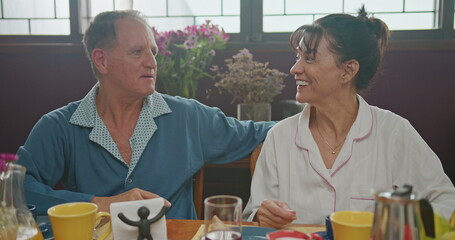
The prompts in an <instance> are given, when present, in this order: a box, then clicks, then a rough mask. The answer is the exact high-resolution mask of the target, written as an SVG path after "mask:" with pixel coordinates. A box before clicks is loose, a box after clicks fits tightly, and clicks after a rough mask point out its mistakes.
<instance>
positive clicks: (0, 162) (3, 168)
mask: <svg viewBox="0 0 455 240" xmlns="http://www.w3.org/2000/svg"><path fill="white" fill-rule="evenodd" d="M6 169H8V167H7V166H6V162H5V161H3V160H0V172H4V171H6Z"/></svg>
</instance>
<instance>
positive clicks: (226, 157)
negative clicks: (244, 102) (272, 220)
mask: <svg viewBox="0 0 455 240" xmlns="http://www.w3.org/2000/svg"><path fill="white" fill-rule="evenodd" d="M83 43H84V47H85V49H86V53H87V56H88V58H89V59H90V61H91V64H92V68H93V71H94V73H95V76H96V78H97V79H98V82H97V83H96V84H95V86H94V87H93V88H92V90H91V91H90V92H89V93H88V94H87V96H85V97H84V98H83V99H82V100H80V101H77V102H73V103H70V104H68V105H67V106H64V107H62V108H59V109H57V110H54V111H52V112H50V113H48V114H46V115H44V116H43V117H42V118H41V119H40V120H39V122H38V123H37V124H36V125H35V127H34V128H33V130H32V131H31V133H30V135H29V137H28V139H27V141H26V143H25V145H24V146H22V147H20V149H19V151H18V154H19V156H20V159H19V161H18V163H20V164H22V165H24V166H25V167H27V176H26V181H25V190H26V196H27V201H28V202H29V203H34V204H36V205H37V211H38V213H39V214H43V213H45V212H46V210H47V209H48V208H49V207H50V206H52V205H56V204H60V203H65V202H75V201H86V202H94V203H96V204H97V205H98V206H99V209H100V210H103V211H108V210H109V205H110V203H112V202H120V201H129V200H140V199H149V198H155V197H163V198H165V199H167V200H168V202H167V205H169V206H170V205H172V206H171V208H170V209H169V211H168V213H167V217H168V218H182V219H193V218H196V215H195V209H194V205H193V203H192V197H193V193H192V190H193V185H192V176H193V175H194V174H195V173H196V172H197V171H198V170H199V169H200V168H201V167H203V165H204V164H206V163H216V164H223V163H229V162H232V161H234V160H237V159H240V158H242V157H245V156H247V155H248V154H249V153H250V152H251V151H252V150H253V149H254V148H255V147H256V146H257V145H258V144H259V143H260V142H262V141H263V140H264V138H265V136H266V134H267V131H268V130H269V129H270V127H272V125H273V123H271V122H260V123H254V122H252V121H238V120H236V119H234V118H231V117H226V116H225V115H224V114H223V112H221V111H220V110H219V109H218V108H212V107H208V106H205V105H203V104H201V103H199V102H198V101H196V100H190V99H185V98H180V97H172V96H168V95H165V94H160V93H158V92H156V91H155V82H156V72H157V71H156V70H157V66H156V60H155V55H156V54H157V51H158V47H157V45H156V43H155V39H154V36H153V34H152V31H151V29H150V27H149V26H148V24H147V23H146V21H145V19H144V18H143V17H142V16H141V15H140V13H139V12H137V11H111V12H104V13H101V14H99V15H98V16H96V17H95V19H94V21H93V22H92V23H91V25H90V26H89V28H88V29H87V31H86V33H85V35H84V40H83ZM158 67H159V66H158ZM58 182H62V183H63V184H64V186H65V190H55V189H54V188H55V185H56V184H57V183H58Z"/></svg>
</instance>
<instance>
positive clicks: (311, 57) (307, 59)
mask: <svg viewBox="0 0 455 240" xmlns="http://www.w3.org/2000/svg"><path fill="white" fill-rule="evenodd" d="M314 60H315V59H314V57H313V56H311V55H306V56H305V62H307V63H312V62H314Z"/></svg>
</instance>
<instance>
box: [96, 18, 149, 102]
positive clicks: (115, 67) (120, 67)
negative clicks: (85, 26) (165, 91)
mask: <svg viewBox="0 0 455 240" xmlns="http://www.w3.org/2000/svg"><path fill="white" fill-rule="evenodd" d="M104 52H105V64H106V70H105V72H104V73H103V74H102V76H101V78H100V82H101V84H103V85H105V86H107V87H108V88H109V90H110V91H111V92H112V91H114V92H113V94H119V96H122V95H123V96H125V97H132V98H136V97H145V96H148V95H150V94H152V93H153V92H154V91H155V83H156V60H155V55H156V53H157V52H158V46H157V45H156V42H155V39H154V37H153V34H152V31H151V29H150V28H149V27H148V26H146V25H144V24H142V23H141V22H139V21H137V20H134V19H129V18H125V19H121V20H119V21H118V22H117V42H116V44H115V46H114V47H113V48H110V49H105V50H104Z"/></svg>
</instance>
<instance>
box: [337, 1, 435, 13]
mask: <svg viewBox="0 0 455 240" xmlns="http://www.w3.org/2000/svg"><path fill="white" fill-rule="evenodd" d="M406 1H407V0H406ZM426 1H428V0H426ZM362 5H365V9H366V11H367V13H370V12H403V0H381V1H377V0H345V1H344V11H345V12H346V13H357V11H358V10H359V9H360V8H361V7H362Z"/></svg>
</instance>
